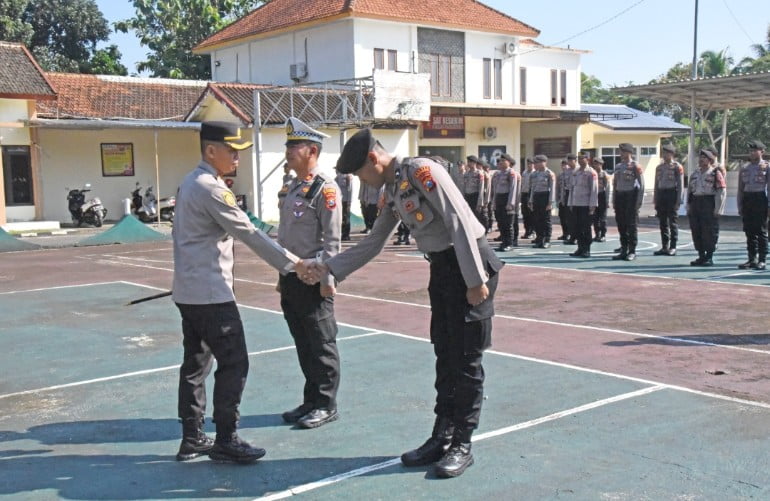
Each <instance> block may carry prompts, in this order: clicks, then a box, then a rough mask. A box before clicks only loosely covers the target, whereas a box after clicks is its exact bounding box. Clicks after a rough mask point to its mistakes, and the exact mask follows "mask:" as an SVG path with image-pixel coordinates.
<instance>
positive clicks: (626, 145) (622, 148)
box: [618, 143, 634, 153]
mask: <svg viewBox="0 0 770 501" xmlns="http://www.w3.org/2000/svg"><path fill="white" fill-rule="evenodd" d="M618 148H620V151H625V152H628V153H633V152H634V145H633V144H631V143H620V144H619V145H618Z"/></svg>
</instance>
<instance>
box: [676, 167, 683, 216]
mask: <svg viewBox="0 0 770 501" xmlns="http://www.w3.org/2000/svg"><path fill="white" fill-rule="evenodd" d="M676 168H677V171H676V200H677V207H679V205H681V204H682V201H683V200H684V168H683V167H682V165H681V164H676Z"/></svg>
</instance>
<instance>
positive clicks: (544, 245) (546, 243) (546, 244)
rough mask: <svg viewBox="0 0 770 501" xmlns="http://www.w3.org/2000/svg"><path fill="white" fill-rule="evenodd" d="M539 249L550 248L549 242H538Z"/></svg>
mask: <svg viewBox="0 0 770 501" xmlns="http://www.w3.org/2000/svg"><path fill="white" fill-rule="evenodd" d="M540 248H541V249H550V248H551V242H543V243H542V244H540Z"/></svg>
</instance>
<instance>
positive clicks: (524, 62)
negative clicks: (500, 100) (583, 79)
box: [515, 45, 580, 110]
mask: <svg viewBox="0 0 770 501" xmlns="http://www.w3.org/2000/svg"><path fill="white" fill-rule="evenodd" d="M536 49H537V47H532V46H527V45H524V46H522V47H521V48H520V53H521V55H520V56H519V58H518V61H517V64H518V67H517V68H516V70H515V71H516V75H517V78H518V75H519V68H520V67H526V68H527V89H526V90H527V103H526V106H527V107H538V108H547V107H553V108H559V109H569V110H579V109H580V53H579V52H576V51H569V50H559V49H537V50H536ZM551 70H558V71H559V72H561V70H566V71H567V104H566V106H560V105H557V106H552V105H551ZM559 79H561V75H559ZM557 88H558V89H559V92H560V89H561V80H558V85H557ZM516 92H517V95H516V101H517V103H518V100H519V94H518V88H517V91H516Z"/></svg>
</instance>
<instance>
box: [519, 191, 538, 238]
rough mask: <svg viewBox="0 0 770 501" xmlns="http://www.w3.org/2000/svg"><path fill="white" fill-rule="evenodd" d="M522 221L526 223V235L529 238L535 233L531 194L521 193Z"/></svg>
mask: <svg viewBox="0 0 770 501" xmlns="http://www.w3.org/2000/svg"><path fill="white" fill-rule="evenodd" d="M521 219H522V222H523V223H524V234H525V235H527V236H529V235H531V234H532V233H533V232H534V231H535V223H534V221H533V214H532V209H530V208H529V192H526V193H525V192H522V193H521Z"/></svg>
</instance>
